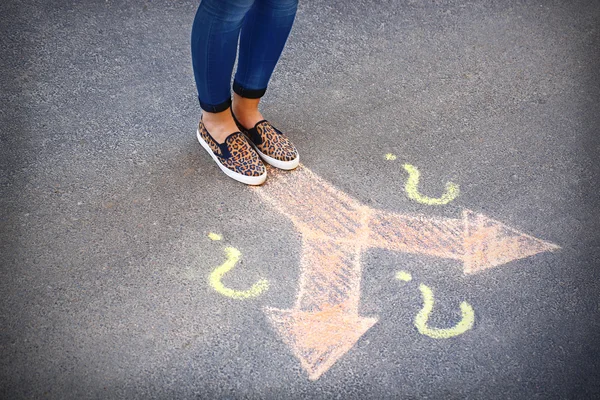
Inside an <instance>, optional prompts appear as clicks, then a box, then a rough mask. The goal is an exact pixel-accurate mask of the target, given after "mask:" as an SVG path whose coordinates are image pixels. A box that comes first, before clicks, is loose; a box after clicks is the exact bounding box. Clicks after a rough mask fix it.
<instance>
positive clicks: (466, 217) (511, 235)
mask: <svg viewBox="0 0 600 400" xmlns="http://www.w3.org/2000/svg"><path fill="white" fill-rule="evenodd" d="M463 222H464V229H465V230H464V269H465V273H467V274H472V273H475V272H479V271H483V270H485V269H488V268H492V267H495V266H497V265H502V264H505V263H507V262H510V261H513V260H518V259H521V258H525V257H529V256H532V255H534V254H537V253H542V252H545V251H553V250H556V249H559V248H560V247H559V246H557V245H555V244H552V243H548V242H545V241H543V240H540V239H537V238H534V237H533V236H529V235H526V234H524V233H521V232H519V231H517V230H516V229H513V228H510V227H508V226H506V225H504V224H503V223H501V222H499V221H496V220H493V219H490V218H488V217H486V216H485V215H482V214H476V213H474V212H472V211H468V210H466V211H464V213H463Z"/></svg>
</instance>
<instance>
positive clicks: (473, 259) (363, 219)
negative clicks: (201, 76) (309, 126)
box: [250, 165, 559, 380]
mask: <svg viewBox="0 0 600 400" xmlns="http://www.w3.org/2000/svg"><path fill="white" fill-rule="evenodd" d="M411 167H412V166H411ZM268 168H269V179H268V181H267V182H266V183H265V184H264V185H262V186H259V187H251V188H250V190H252V191H253V192H254V193H255V194H256V195H257V196H258V197H259V198H260V199H261V200H263V201H264V202H265V203H266V204H268V205H270V206H272V207H273V209H275V210H277V211H279V212H280V213H281V214H282V215H283V216H285V217H287V218H288V219H289V220H290V221H291V222H292V224H293V225H294V227H295V229H296V230H297V231H298V232H299V233H300V234H301V236H302V250H301V257H300V279H299V283H298V291H297V296H296V300H295V303H294V304H293V306H292V307H288V308H276V307H267V308H266V309H265V314H266V316H267V318H268V320H269V322H270V323H271V325H272V326H273V329H274V331H275V332H276V333H277V334H278V335H279V337H280V338H281V340H282V341H283V342H284V343H286V344H287V345H288V346H289V347H290V350H291V351H292V352H293V354H294V355H295V356H296V358H297V359H298V360H299V361H300V364H301V365H302V368H303V369H304V370H305V371H306V372H307V373H308V377H309V379H311V380H316V379H319V377H320V376H321V375H322V374H323V373H325V372H326V371H327V370H328V369H329V368H331V367H332V366H333V365H334V364H335V363H336V362H337V360H338V359H340V358H341V357H342V356H343V355H344V354H346V353H347V352H348V351H350V350H351V349H352V347H353V346H354V345H355V344H356V342H357V341H358V340H360V338H361V337H362V336H363V335H364V334H365V333H366V332H367V331H368V330H369V329H370V328H371V327H372V326H373V325H374V324H376V323H377V321H378V318H377V316H369V317H365V316H362V315H360V314H359V306H360V294H361V293H360V286H361V278H362V262H361V258H362V254H363V253H364V252H365V251H367V250H369V249H372V248H379V249H386V250H391V251H399V252H406V253H413V254H422V255H427V256H433V257H440V258H446V259H453V260H456V261H458V262H460V263H461V264H462V267H463V268H462V272H463V273H465V274H473V273H480V272H482V271H484V270H487V269H489V268H493V267H496V266H499V265H503V264H506V263H508V262H511V261H514V260H519V259H521V258H525V257H529V256H532V255H534V254H538V253H541V252H546V251H553V250H556V249H558V248H559V247H558V246H556V245H554V244H552V243H548V242H545V241H543V240H540V239H537V238H535V237H532V236H529V235H526V234H523V233H522V232H519V231H517V230H516V229H513V228H511V227H509V226H507V225H505V224H503V223H502V222H500V221H496V220H493V219H491V218H489V217H487V216H485V215H482V214H478V213H475V212H473V211H470V210H463V212H462V215H461V216H460V217H458V218H440V217H432V216H426V215H410V214H404V213H400V212H394V211H391V210H379V209H375V208H372V207H370V206H368V205H366V204H363V203H361V202H360V201H359V200H357V199H355V198H352V197H351V196H349V195H348V194H346V193H344V192H342V191H341V190H338V189H337V188H335V187H334V186H333V185H331V184H329V183H328V182H327V181H325V180H324V179H322V178H321V177H319V176H318V175H316V174H315V173H313V172H312V171H310V170H309V169H308V168H306V167H304V166H303V165H300V166H298V168H296V169H295V170H294V171H293V172H288V171H280V170H276V169H273V168H270V167H268ZM413 168H414V167H413ZM409 169H410V167H409ZM410 170H411V171H412V172H413V174H412V182H410V185H409V189H411V190H412V189H413V188H414V193H417V194H418V192H417V191H416V186H417V184H418V176H415V174H414V171H416V172H417V173H418V171H417V170H416V169H414V170H413V169H410ZM415 178H416V179H415ZM452 188H453V189H452ZM448 193H450V194H448ZM448 193H447V194H446V195H445V196H446V198H445V199H446V200H448V199H449V200H448V201H450V200H451V199H452V198H454V197H456V195H457V194H458V187H457V186H455V185H452V186H451V189H450V190H449V191H448ZM434 200H436V199H434ZM438 200H439V199H438ZM440 204H441V203H440ZM428 289H429V288H428V287H426V286H424V285H423V286H422V288H421V293H422V295H423V298H424V307H423V310H421V312H420V313H419V314H418V315H417V319H416V321H415V322H416V324H417V329H419V331H420V332H421V333H423V334H429V335H434V336H433V337H435V336H437V337H445V336H448V335H456V334H457V332H460V331H461V330H468V329H470V327H471V326H472V319H473V313H472V308H471V307H470V306H469V305H468V304H466V303H463V304H462V305H461V310H462V311H463V319H462V321H461V322H460V323H459V324H458V325H457V326H455V327H454V328H451V329H450V330H443V329H435V328H430V327H428V325H427V321H428V319H429V315H430V313H431V312H432V310H433V303H434V301H433V294H432V292H431V290H430V289H429V290H428ZM448 337H451V336H448Z"/></svg>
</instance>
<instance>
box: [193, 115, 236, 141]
mask: <svg viewBox="0 0 600 400" xmlns="http://www.w3.org/2000/svg"><path fill="white" fill-rule="evenodd" d="M202 123H203V124H204V126H205V127H206V130H207V131H209V132H210V136H212V138H213V139H214V140H215V141H216V142H217V143H219V144H223V143H224V142H225V139H226V138H227V137H228V136H229V135H231V134H232V133H234V132H238V131H239V129H238V127H237V125H236V123H235V120H234V119H233V116H232V115H231V109H229V108H228V109H227V110H225V111H222V112H219V113H209V112H202Z"/></svg>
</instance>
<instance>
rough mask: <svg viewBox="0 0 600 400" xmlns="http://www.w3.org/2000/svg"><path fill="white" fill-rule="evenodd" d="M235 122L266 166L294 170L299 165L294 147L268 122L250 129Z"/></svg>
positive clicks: (260, 122)
mask: <svg viewBox="0 0 600 400" xmlns="http://www.w3.org/2000/svg"><path fill="white" fill-rule="evenodd" d="M234 119H235V116H234ZM235 122H236V124H237V126H238V128H239V130H240V131H241V132H242V133H244V135H246V136H247V137H248V139H250V142H251V143H252V145H253V146H254V148H255V149H256V151H257V153H258V154H259V155H260V157H261V158H262V159H263V160H265V162H267V163H268V164H271V165H272V166H274V167H276V168H280V169H294V168H296V167H297V166H298V164H299V163H300V156H299V155H298V150H296V147H294V145H293V144H292V142H291V141H290V140H289V139H288V138H287V137H286V136H285V135H284V134H283V133H281V131H279V129H277V128H275V127H274V126H273V125H271V123H270V122H269V121H267V120H262V121H259V122H257V123H256V125H254V128H252V129H246V128H244V127H243V126H242V125H241V124H240V123H239V122H238V120H237V119H235Z"/></svg>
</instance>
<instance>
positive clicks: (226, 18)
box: [192, 0, 298, 112]
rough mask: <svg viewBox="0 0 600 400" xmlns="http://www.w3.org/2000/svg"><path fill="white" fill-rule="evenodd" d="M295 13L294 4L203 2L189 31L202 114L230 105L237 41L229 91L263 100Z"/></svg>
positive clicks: (293, 0) (277, 0) (282, 0)
mask: <svg viewBox="0 0 600 400" xmlns="http://www.w3.org/2000/svg"><path fill="white" fill-rule="evenodd" d="M297 8H298V0H202V2H201V3H200V6H199V7H198V11H197V12H196V17H195V19H194V24H193V26H192V65H193V67H194V77H195V78H196V87H197V88H198V100H199V101H200V107H201V108H202V109H203V110H205V111H208V112H221V111H225V110H226V109H227V108H229V106H230V105H231V90H230V84H231V74H232V72H233V64H234V63H235V58H236V53H237V45H238V37H239V45H240V47H239V48H240V51H239V53H240V54H239V59H238V66H237V71H236V73H235V78H234V82H233V90H234V92H235V93H237V94H238V95H240V96H242V97H246V98H253V99H257V98H260V97H262V96H263V95H264V94H265V91H266V90H267V85H268V83H269V79H270V78H271V74H272V73H273V69H275V65H276V64H277V61H278V60H279V56H280V55H281V52H282V50H283V47H284V45H285V42H286V40H287V38H288V36H289V33H290V30H291V29H292V24H293V23H294V18H295V16H296V9H297ZM240 31H241V34H240Z"/></svg>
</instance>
